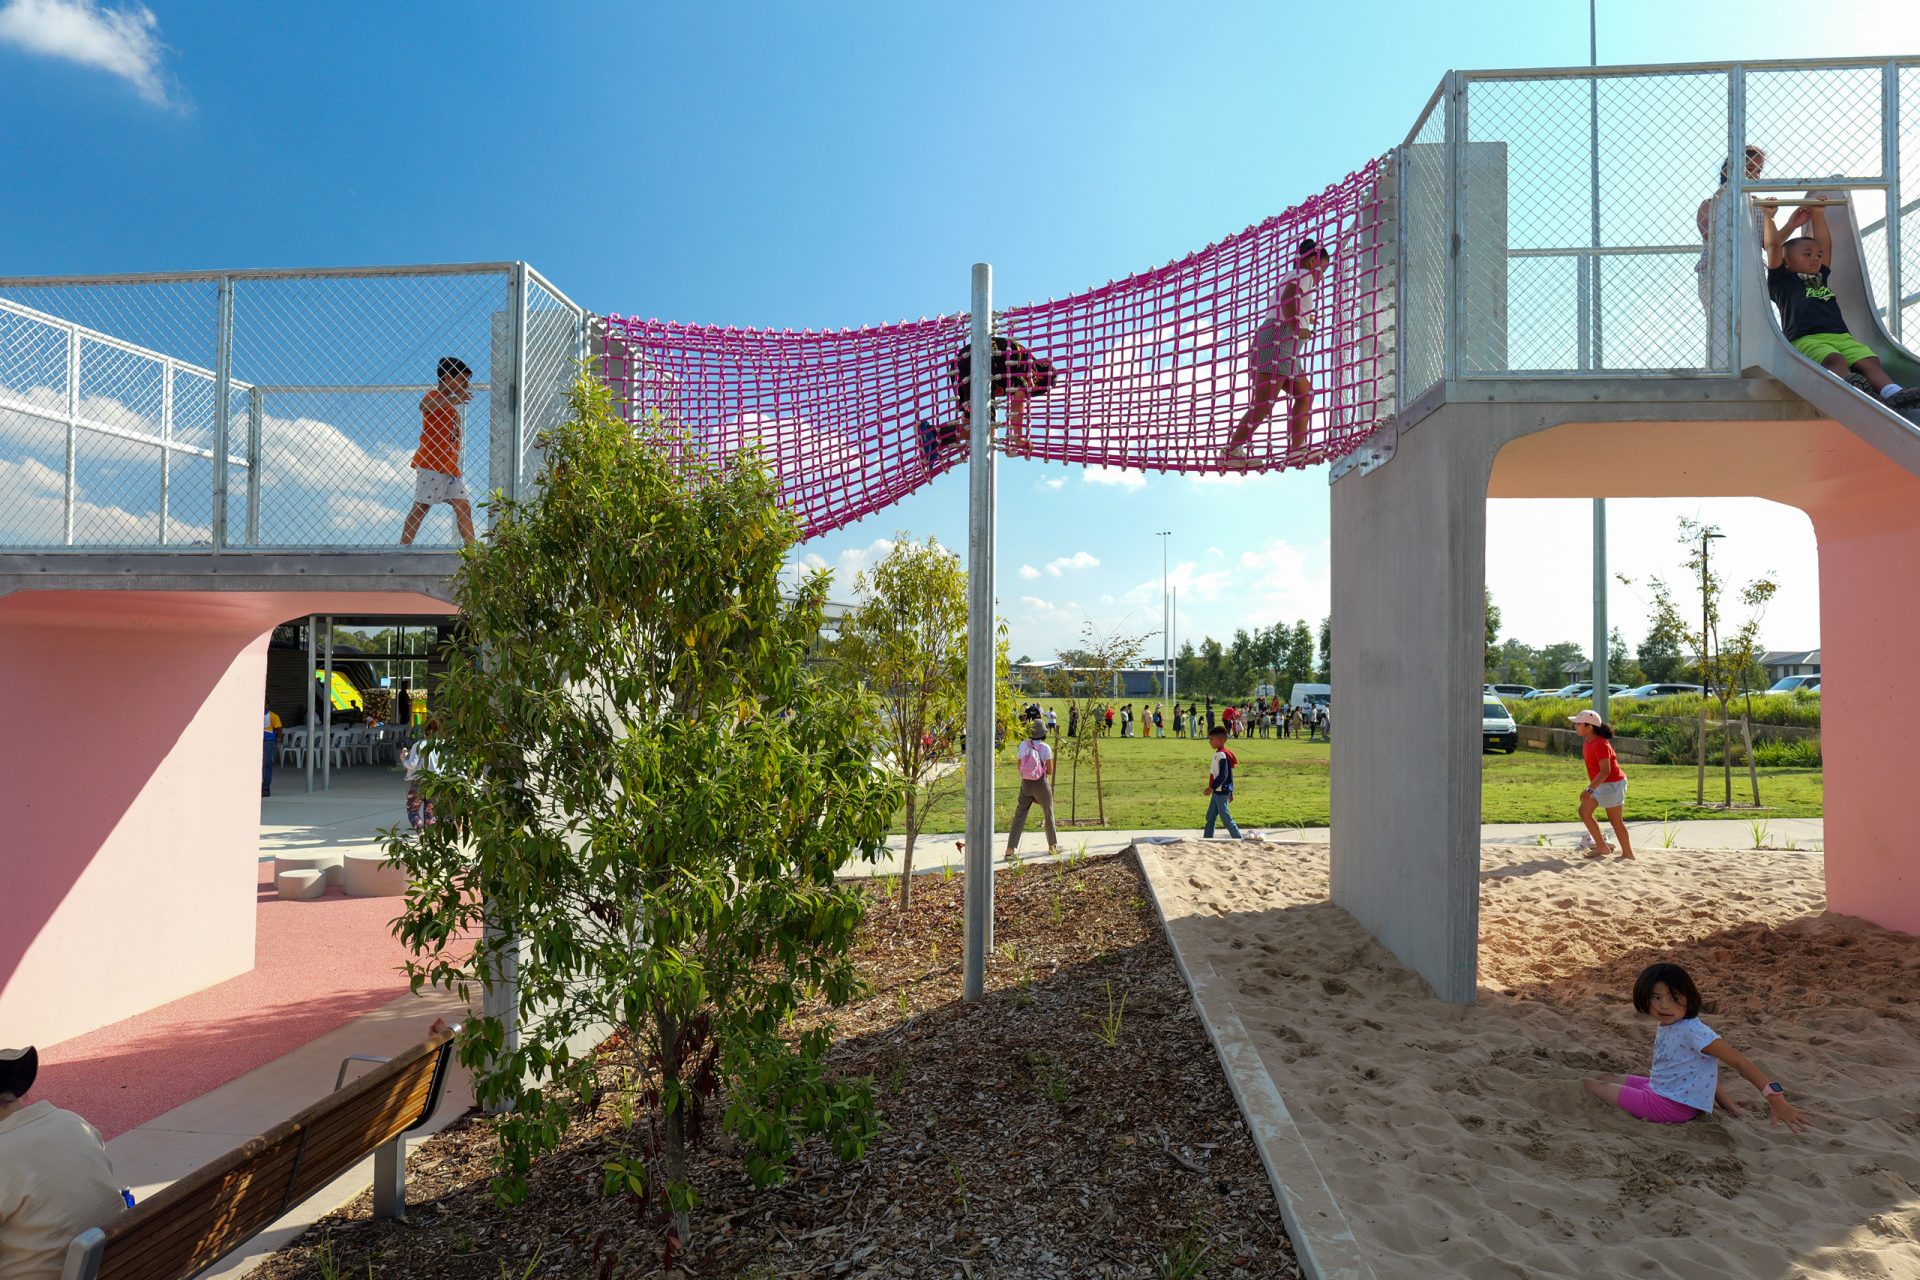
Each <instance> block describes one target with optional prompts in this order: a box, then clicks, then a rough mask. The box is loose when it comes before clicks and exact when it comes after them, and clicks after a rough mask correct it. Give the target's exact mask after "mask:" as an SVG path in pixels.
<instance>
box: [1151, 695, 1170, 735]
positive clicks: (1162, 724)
mask: <svg viewBox="0 0 1920 1280" xmlns="http://www.w3.org/2000/svg"><path fill="white" fill-rule="evenodd" d="M1153 736H1154V737H1156V738H1164V737H1166V736H1167V721H1166V717H1165V716H1163V715H1162V714H1161V713H1160V704H1159V703H1157V702H1156V703H1154V704H1153Z"/></svg>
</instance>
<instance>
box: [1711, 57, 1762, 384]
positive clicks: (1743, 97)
mask: <svg viewBox="0 0 1920 1280" xmlns="http://www.w3.org/2000/svg"><path fill="white" fill-rule="evenodd" d="M1713 234H1714V235H1717V236H1725V237H1726V240H1727V243H1726V248H1725V249H1724V250H1720V249H1716V250H1714V254H1713V258H1712V260H1711V261H1710V262H1709V263H1708V266H1709V268H1717V267H1718V266H1719V264H1720V263H1721V262H1723V261H1724V262H1725V263H1727V282H1728V288H1727V296H1726V297H1724V298H1715V299H1714V300H1713V304H1714V305H1715V306H1716V307H1719V308H1720V319H1721V323H1723V324H1725V325H1726V326H1727V355H1728V358H1729V360H1730V361H1731V363H1732V365H1733V372H1734V373H1736V374H1737V373H1739V372H1740V371H1741V370H1743V369H1745V368H1746V367H1747V361H1746V356H1745V354H1744V353H1743V352H1742V351H1741V349H1740V348H1741V332H1740V331H1741V323H1740V321H1741V315H1742V312H1743V311H1744V310H1745V304H1744V302H1742V298H1743V297H1744V295H1745V293H1746V290H1747V287H1748V286H1747V283H1746V281H1745V280H1744V279H1742V276H1744V275H1745V274H1746V273H1745V272H1743V271H1741V270H1740V258H1741V250H1742V247H1743V245H1742V237H1744V236H1749V235H1752V234H1753V215H1752V214H1751V213H1750V212H1748V209H1747V73H1746V68H1745V67H1743V66H1741V65H1739V64H1738V63H1736V64H1735V65H1734V67H1733V69H1732V70H1730V71H1729V72H1727V212H1726V215H1725V225H1723V226H1718V227H1715V228H1714V229H1713ZM1709 354H1712V353H1709Z"/></svg>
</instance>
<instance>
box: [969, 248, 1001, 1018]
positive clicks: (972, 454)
mask: <svg viewBox="0 0 1920 1280" xmlns="http://www.w3.org/2000/svg"><path fill="white" fill-rule="evenodd" d="M971 362H972V367H971V369H970V370H969V373H968V377H969V379H970V389H971V391H972V400H971V401H970V404H969V410H968V413H969V417H970V419H971V423H970V426H969V436H968V463H969V467H968V476H967V745H968V754H967V858H966V871H967V918H966V938H965V945H966V963H965V990H964V994H965V997H966V998H967V999H968V1000H978V999H980V998H981V997H983V996H985V995H986V993H987V953H988V952H989V951H991V950H992V949H993V711H994V706H993V700H994V693H995V690H994V687H993V657H994V654H993V632H994V627H993V543H994V527H993V478H994V477H993V268H992V267H991V266H989V265H988V264H987V263H984V262H976V263H974V264H973V336H972V347H971Z"/></svg>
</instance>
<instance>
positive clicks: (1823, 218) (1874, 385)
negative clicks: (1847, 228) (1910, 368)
mask: <svg viewBox="0 0 1920 1280" xmlns="http://www.w3.org/2000/svg"><path fill="white" fill-rule="evenodd" d="M1762 207H1763V208H1769V212H1768V214H1767V217H1766V220H1765V223H1764V225H1763V227H1762V234H1763V235H1764V236H1765V238H1766V246H1767V296H1768V297H1770V298H1772V299H1773V304H1774V305H1775V306H1776V307H1779V308H1780V329H1781V331H1782V332H1783V333H1785V334H1786V335H1787V341H1789V342H1791V343H1792V344H1793V349H1794V350H1795V351H1798V352H1799V353H1800V354H1801V355H1803V356H1805V357H1806V358H1807V359H1809V360H1811V361H1813V362H1814V363H1815V364H1817V365H1820V366H1821V367H1823V368H1824V369H1826V370H1827V371H1828V372H1829V373H1831V374H1833V375H1834V376H1835V377H1836V378H1843V379H1845V380H1846V381H1848V382H1850V383H1852V384H1853V385H1854V386H1856V387H1858V388H1860V389H1861V390H1862V391H1871V392H1872V393H1874V394H1875V395H1878V396H1879V397H1880V399H1881V400H1882V401H1883V402H1885V404H1886V406H1887V407H1888V408H1889V409H1895V410H1899V411H1902V412H1904V411H1905V410H1908V409H1911V408H1913V407H1914V406H1916V405H1920V388H1909V387H1902V386H1901V385H1900V384H1899V383H1897V382H1895V381H1894V380H1893V379H1891V378H1889V377H1888V376H1887V371H1886V370H1885V369H1884V368H1882V367H1881V365H1880V358H1879V357H1878V356H1876V355H1874V354H1873V349H1872V348H1871V347H1869V346H1867V345H1866V344H1865V343H1862V342H1859V341H1856V340H1855V339H1854V336H1853V335H1852V334H1851V333H1848V332H1847V321H1846V317H1845V316H1843V315H1841V313H1840V300H1839V299H1838V298H1835V297H1834V296H1833V290H1832V289H1830V288H1829V287H1828V285H1827V282H1828V278H1829V277H1830V276H1831V275H1832V270H1831V269H1830V268H1829V267H1828V266H1827V262H1828V260H1829V259H1830V258H1832V257H1833V233H1832V232H1831V231H1829V230H1828V229H1827V211H1826V210H1825V209H1823V208H1821V207H1820V206H1818V205H1807V206H1803V207H1801V208H1800V209H1799V210H1797V211H1796V212H1794V213H1793V214H1792V215H1791V216H1789V217H1788V218H1787V221H1786V225H1785V226H1776V225H1774V221H1773V212H1772V209H1771V208H1770V207H1769V206H1767V205H1765V204H1764V202H1763V204H1762ZM1801 226H1805V227H1806V228H1807V234H1806V235H1803V236H1794V237H1793V238H1792V239H1788V235H1789V233H1791V232H1792V231H1794V230H1795V229H1796V228H1798V227H1801Z"/></svg>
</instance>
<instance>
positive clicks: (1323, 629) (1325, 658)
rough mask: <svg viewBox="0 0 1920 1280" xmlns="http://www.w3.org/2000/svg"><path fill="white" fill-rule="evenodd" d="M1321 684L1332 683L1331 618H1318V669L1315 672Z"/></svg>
mask: <svg viewBox="0 0 1920 1280" xmlns="http://www.w3.org/2000/svg"><path fill="white" fill-rule="evenodd" d="M1315 674H1317V675H1318V676H1319V677H1320V683H1321V684H1332V683H1333V619H1332V618H1331V617H1326V618H1322V619H1320V669H1319V671H1318V672H1316V673H1315Z"/></svg>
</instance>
